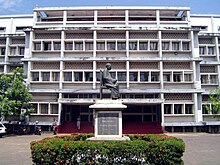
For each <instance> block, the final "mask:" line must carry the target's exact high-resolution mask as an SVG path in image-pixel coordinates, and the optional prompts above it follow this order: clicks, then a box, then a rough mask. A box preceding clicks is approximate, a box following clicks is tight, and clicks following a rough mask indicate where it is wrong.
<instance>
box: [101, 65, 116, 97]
mask: <svg viewBox="0 0 220 165" xmlns="http://www.w3.org/2000/svg"><path fill="white" fill-rule="evenodd" d="M111 69H112V66H111V64H110V63H107V64H106V68H105V69H104V70H103V73H102V81H103V85H104V86H106V87H107V88H108V89H110V90H111V97H112V99H114V100H115V99H119V98H120V94H119V85H118V81H117V80H116V79H113V78H112V76H111V74H110V73H109V71H110V70H111Z"/></svg>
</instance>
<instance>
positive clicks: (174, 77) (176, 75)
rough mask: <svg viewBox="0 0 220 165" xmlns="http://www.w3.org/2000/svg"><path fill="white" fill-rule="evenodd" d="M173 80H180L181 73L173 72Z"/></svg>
mask: <svg viewBox="0 0 220 165" xmlns="http://www.w3.org/2000/svg"><path fill="white" fill-rule="evenodd" d="M173 81H174V82H181V73H173Z"/></svg>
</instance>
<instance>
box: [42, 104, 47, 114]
mask: <svg viewBox="0 0 220 165" xmlns="http://www.w3.org/2000/svg"><path fill="white" fill-rule="evenodd" d="M40 113H41V114H48V104H41V111H40Z"/></svg>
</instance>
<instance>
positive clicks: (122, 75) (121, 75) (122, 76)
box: [117, 72, 126, 81]
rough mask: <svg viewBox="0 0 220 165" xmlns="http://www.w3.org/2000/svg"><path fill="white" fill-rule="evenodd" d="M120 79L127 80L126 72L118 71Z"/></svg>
mask: <svg viewBox="0 0 220 165" xmlns="http://www.w3.org/2000/svg"><path fill="white" fill-rule="evenodd" d="M117 76H118V81H126V72H118V73H117Z"/></svg>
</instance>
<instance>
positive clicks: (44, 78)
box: [41, 72, 50, 81]
mask: <svg viewBox="0 0 220 165" xmlns="http://www.w3.org/2000/svg"><path fill="white" fill-rule="evenodd" d="M41 75H42V81H50V72H42V73H41Z"/></svg>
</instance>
